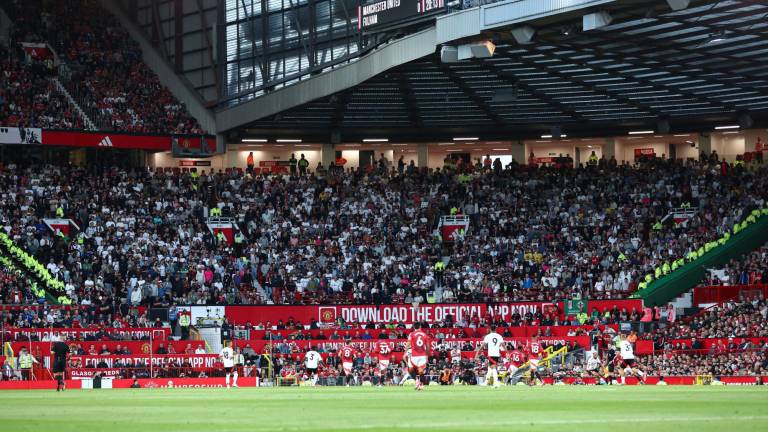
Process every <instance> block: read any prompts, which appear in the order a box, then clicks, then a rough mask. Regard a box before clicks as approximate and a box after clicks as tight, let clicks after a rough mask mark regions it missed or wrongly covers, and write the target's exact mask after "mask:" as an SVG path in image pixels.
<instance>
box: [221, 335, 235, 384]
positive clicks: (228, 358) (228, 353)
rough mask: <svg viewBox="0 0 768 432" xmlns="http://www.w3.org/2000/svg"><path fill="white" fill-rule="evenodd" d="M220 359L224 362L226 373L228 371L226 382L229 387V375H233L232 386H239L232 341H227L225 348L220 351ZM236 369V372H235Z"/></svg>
mask: <svg viewBox="0 0 768 432" xmlns="http://www.w3.org/2000/svg"><path fill="white" fill-rule="evenodd" d="M219 359H220V360H221V363H223V364H224V373H226V379H225V382H226V383H227V388H229V376H230V375H232V387H237V369H235V352H234V351H232V342H225V343H224V348H222V349H221V352H220V353H219ZM233 371H234V373H233Z"/></svg>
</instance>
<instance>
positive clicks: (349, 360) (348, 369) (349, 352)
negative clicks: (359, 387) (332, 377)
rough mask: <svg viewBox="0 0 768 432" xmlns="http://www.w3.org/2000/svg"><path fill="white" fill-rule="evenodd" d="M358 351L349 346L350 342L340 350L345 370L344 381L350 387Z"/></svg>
mask: <svg viewBox="0 0 768 432" xmlns="http://www.w3.org/2000/svg"><path fill="white" fill-rule="evenodd" d="M355 352H356V350H355V349H354V348H352V347H351V346H350V345H349V341H347V343H345V344H344V346H343V347H341V349H340V350H339V357H340V358H341V367H342V368H343V369H344V381H345V382H346V384H347V387H349V380H350V379H352V367H353V366H354V363H355Z"/></svg>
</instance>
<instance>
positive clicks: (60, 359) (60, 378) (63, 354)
mask: <svg viewBox="0 0 768 432" xmlns="http://www.w3.org/2000/svg"><path fill="white" fill-rule="evenodd" d="M68 352H69V347H68V346H67V344H65V343H64V342H62V341H61V340H58V339H57V340H56V341H55V342H54V343H53V344H52V345H51V354H53V377H54V378H56V391H60V390H64V372H65V371H66V369H67V353H68Z"/></svg>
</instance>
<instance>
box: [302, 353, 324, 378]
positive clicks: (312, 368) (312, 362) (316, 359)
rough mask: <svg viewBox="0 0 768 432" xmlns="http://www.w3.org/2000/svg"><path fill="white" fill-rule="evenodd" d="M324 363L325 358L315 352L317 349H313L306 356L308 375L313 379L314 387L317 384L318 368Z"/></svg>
mask: <svg viewBox="0 0 768 432" xmlns="http://www.w3.org/2000/svg"><path fill="white" fill-rule="evenodd" d="M322 362H323V357H321V356H320V353H319V352H317V351H315V347H311V348H310V349H309V351H307V353H306V354H304V366H305V367H306V368H307V374H308V375H309V376H310V378H311V379H312V385H316V384H317V378H318V377H317V368H318V366H319V365H320V363H322Z"/></svg>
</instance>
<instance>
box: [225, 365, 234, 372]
mask: <svg viewBox="0 0 768 432" xmlns="http://www.w3.org/2000/svg"><path fill="white" fill-rule="evenodd" d="M233 370H235V367H234V366H224V372H226V373H228V374H231V373H232V371H233Z"/></svg>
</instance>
